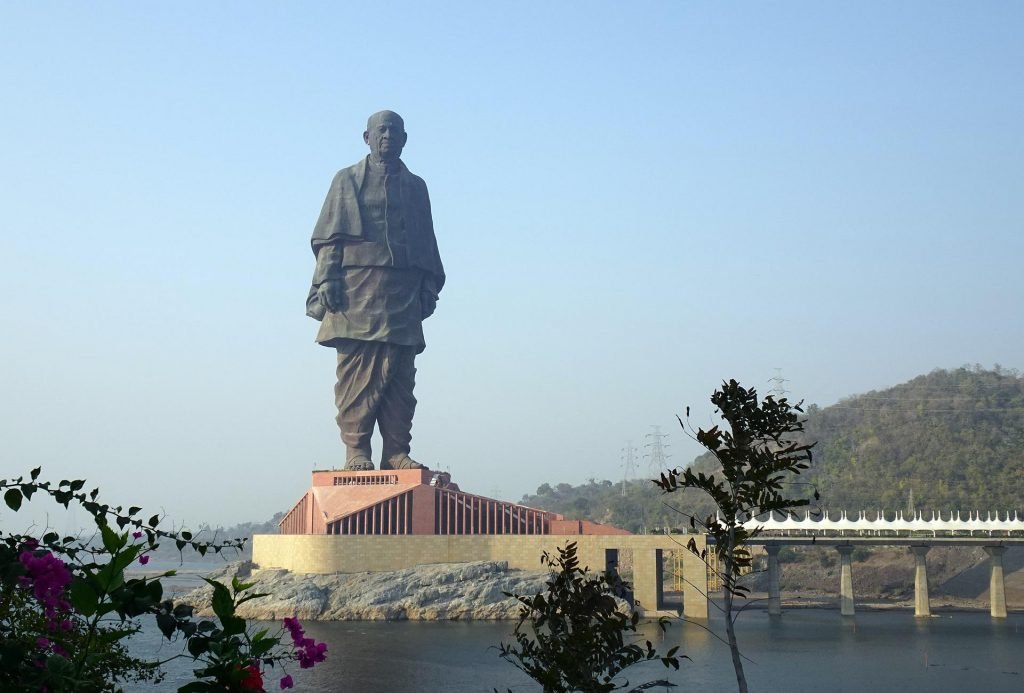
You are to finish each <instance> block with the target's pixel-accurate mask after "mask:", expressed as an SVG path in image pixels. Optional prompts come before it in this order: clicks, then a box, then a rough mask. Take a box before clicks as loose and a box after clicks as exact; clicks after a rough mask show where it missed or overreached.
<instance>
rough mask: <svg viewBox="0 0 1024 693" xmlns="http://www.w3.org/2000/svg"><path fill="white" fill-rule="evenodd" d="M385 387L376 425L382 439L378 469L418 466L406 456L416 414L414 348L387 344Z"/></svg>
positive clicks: (417, 463) (419, 465)
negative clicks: (378, 427) (413, 418)
mask: <svg viewBox="0 0 1024 693" xmlns="http://www.w3.org/2000/svg"><path fill="white" fill-rule="evenodd" d="M384 373H385V386H384V394H383V396H382V397H381V401H380V407H379V409H378V410H377V425H378V426H380V436H381V439H382V441H383V443H382V444H383V448H384V449H383V451H382V455H381V463H380V468H381V469H421V468H422V467H423V465H422V464H420V463H419V462H417V461H415V460H414V459H412V458H411V457H409V445H410V443H411V442H412V417H413V414H414V413H416V397H415V396H413V393H412V392H413V388H414V387H415V386H416V351H415V348H414V347H410V346H404V345H399V344H389V345H388V359H387V362H386V364H385V367H384Z"/></svg>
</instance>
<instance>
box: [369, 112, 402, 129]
mask: <svg viewBox="0 0 1024 693" xmlns="http://www.w3.org/2000/svg"><path fill="white" fill-rule="evenodd" d="M381 123H392V124H394V125H397V126H398V127H400V128H402V129H403V130H405V121H404V120H402V116H400V115H398V114H397V113H395V112H394V111H377V112H376V113H374V114H373V115H372V116H370V117H369V118H367V119H366V129H367V130H372V129H373V128H374V127H376V126H377V125H379V124H381Z"/></svg>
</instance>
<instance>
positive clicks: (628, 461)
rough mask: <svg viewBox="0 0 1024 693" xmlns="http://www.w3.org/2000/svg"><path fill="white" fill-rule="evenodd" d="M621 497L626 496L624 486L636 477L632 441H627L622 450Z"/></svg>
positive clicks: (634, 451)
mask: <svg viewBox="0 0 1024 693" xmlns="http://www.w3.org/2000/svg"><path fill="white" fill-rule="evenodd" d="M622 466H623V467H624V468H625V469H624V470H623V472H622V495H626V484H627V483H628V482H630V481H632V480H633V478H634V477H635V476H636V448H635V447H633V441H632V440H627V441H626V447H624V448H622Z"/></svg>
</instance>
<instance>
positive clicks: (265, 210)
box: [0, 0, 1024, 525]
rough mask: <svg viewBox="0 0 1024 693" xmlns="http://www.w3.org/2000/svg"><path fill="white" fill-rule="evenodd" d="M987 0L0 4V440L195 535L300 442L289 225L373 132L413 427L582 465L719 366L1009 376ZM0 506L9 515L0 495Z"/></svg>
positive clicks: (1005, 109) (503, 487)
mask: <svg viewBox="0 0 1024 693" xmlns="http://www.w3.org/2000/svg"><path fill="white" fill-rule="evenodd" d="M1022 36H1024V4H1021V3H1019V2H967V1H966V0H965V1H964V2H901V3H891V2H865V1H863V0H858V1H857V2H846V3H843V2H828V3H821V2H784V3H772V2H749V3H727V4H722V3H690V2H637V3H625V2H560V3H541V2H527V3H500V4H499V3H483V2H465V3H455V2H445V3H420V2H408V3H403V2H391V3H386V4H377V5H374V4H373V3H358V4H357V3H344V4H343V3H334V2H325V3H312V2H305V3H256V2H222V3H200V2H194V3H184V2H181V3H127V2H124V3H110V2H107V3H66V4H63V3H4V4H3V5H2V6H0V95H2V102H3V107H2V108H0V133H2V135H0V137H2V144H0V220H2V227H0V228H2V231H0V319H2V325H3V339H2V340H0V459H2V467H3V470H2V471H3V474H4V475H13V474H17V473H20V472H23V471H27V470H28V469H30V468H31V467H33V466H36V465H43V467H44V469H45V470H46V475H47V476H48V477H52V478H59V477H72V478H75V477H87V478H88V479H89V480H90V481H91V482H93V483H95V484H97V485H99V486H100V487H101V488H102V489H103V490H104V494H105V496H106V497H107V499H108V500H110V501H114V502H121V503H125V504H129V503H137V504H140V505H143V506H145V508H146V510H147V511H150V510H152V511H158V510H160V509H163V510H164V511H166V512H167V514H168V516H169V518H170V519H172V520H174V521H176V522H186V523H189V524H191V525H195V524H197V523H199V522H204V521H205V522H210V523H213V524H219V523H223V524H228V523H233V522H236V521H244V520H263V519H266V518H268V517H270V515H272V514H273V513H274V512H275V511H278V510H285V509H287V508H288V507H290V506H291V504H292V503H293V502H294V501H296V500H297V499H298V497H299V496H300V495H301V493H302V492H303V491H304V489H305V488H306V486H307V485H308V480H309V472H310V470H311V469H313V468H314V467H321V468H323V467H330V466H332V465H333V464H336V463H340V461H341V459H342V455H343V452H342V447H341V444H340V441H339V440H338V434H337V429H336V426H335V423H334V420H333V417H334V411H333V393H332V386H333V368H334V356H333V353H332V352H331V351H330V350H328V349H325V348H323V347H320V346H318V345H316V344H315V343H314V342H313V337H314V334H315V331H316V323H314V322H313V321H312V320H310V319H309V318H307V317H305V315H304V314H303V313H304V304H303V302H304V299H305V296H306V291H307V288H308V283H309V277H310V274H311V271H312V266H313V257H312V254H311V253H310V251H309V247H308V237H309V234H310V231H311V229H312V226H313V222H314V221H315V219H316V216H317V214H318V213H319V209H320V205H321V203H322V200H323V196H324V194H325V192H326V190H327V186H328V184H329V182H330V180H331V177H332V176H333V174H334V172H335V171H336V170H337V169H339V168H341V167H343V166H347V165H349V164H351V163H354V162H355V161H357V160H358V159H359V158H361V157H362V156H363V155H364V153H365V146H364V145H363V143H362V139H361V133H362V131H363V129H364V125H365V121H366V117H367V116H368V115H369V114H370V113H372V112H374V111H377V110H380V109H383V108H389V109H394V110H396V111H398V112H399V113H401V114H402V115H403V116H404V117H405V120H406V124H407V129H408V131H409V144H408V146H407V147H406V151H405V155H404V159H405V161H406V163H407V164H408V165H409V167H410V168H411V169H412V170H413V171H414V172H416V173H418V174H419V175H421V176H422V177H423V178H424V179H425V180H426V181H427V184H428V186H429V188H430V192H431V197H432V201H433V208H434V222H435V227H436V229H437V234H438V239H439V243H440V246H441V251H442V255H443V258H444V261H445V264H446V268H447V271H448V275H449V283H448V286H447V287H446V289H445V291H444V293H443V294H442V296H441V301H440V304H439V306H438V311H437V314H436V315H435V316H434V317H433V318H431V319H430V320H429V321H428V323H427V326H426V329H427V342H428V347H427V350H426V352H425V353H424V354H423V355H422V356H421V357H420V358H419V360H418V362H417V365H418V367H419V375H418V389H417V394H418V397H419V400H420V408H419V411H418V413H417V417H416V423H415V427H414V431H413V433H414V454H415V455H416V456H417V457H419V458H421V459H423V460H424V461H426V462H428V463H431V464H432V465H433V466H435V467H442V468H445V467H447V468H449V469H450V471H451V473H452V476H453V477H454V479H455V480H456V481H458V482H459V483H460V484H461V485H462V487H463V488H464V489H467V490H470V491H474V492H478V493H482V494H484V495H499V496H501V497H506V498H513V499H514V498H518V497H519V496H520V495H521V494H523V493H524V492H527V491H532V490H534V489H535V488H536V487H537V486H538V485H540V484H541V483H543V482H552V483H555V482H560V481H567V482H571V483H579V482H582V481H583V480H585V479H587V478H589V477H596V478H598V479H601V478H612V479H616V478H619V477H621V474H622V468H621V466H620V465H621V462H620V450H621V449H622V448H623V446H624V445H625V444H626V441H627V440H629V439H632V440H633V441H634V443H635V444H637V445H638V446H642V444H643V442H644V438H643V437H644V434H645V433H647V432H648V431H650V426H651V425H652V424H657V425H661V426H662V427H663V430H665V431H666V432H669V433H670V434H671V438H670V440H669V442H670V443H671V445H672V450H671V452H672V453H673V459H672V461H673V462H677V463H685V462H688V461H689V460H690V459H692V457H693V456H694V455H695V454H696V452H697V449H696V447H695V446H694V445H693V444H692V443H690V442H689V441H688V440H687V439H686V438H684V437H683V436H682V435H681V434H680V433H679V431H678V427H677V426H676V424H675V422H674V418H673V417H674V415H675V414H676V413H681V412H682V411H683V410H684V408H685V407H686V406H687V405H689V406H691V407H692V408H693V409H692V411H693V413H694V420H695V423H697V424H701V423H705V422H707V421H708V420H709V418H710V414H711V412H710V405H709V404H708V403H707V398H708V396H709V395H710V394H711V392H712V390H713V389H714V388H715V386H716V385H717V384H718V383H719V382H720V381H721V380H722V379H723V378H731V377H735V378H737V379H739V380H740V381H741V382H743V383H744V384H749V385H757V386H760V387H761V388H762V389H764V390H767V389H768V388H769V387H770V383H769V378H771V377H772V376H773V375H774V374H775V369H776V368H779V369H781V373H782V375H783V377H785V378H786V379H788V382H787V383H786V387H787V389H789V390H790V391H791V393H792V395H793V396H795V397H797V398H804V399H806V400H807V401H808V402H814V403H818V404H820V405H827V404H831V403H834V402H835V401H836V400H838V399H840V398H842V397H844V396H847V395H851V394H854V393H857V392H863V391H867V390H870V389H874V388H879V387H885V386H889V385H893V384H896V383H898V382H902V381H904V380H907V379H909V378H911V377H913V376H916V375H919V374H922V373H926V372H928V371H930V370H932V369H933V368H937V367H957V366H960V365H963V364H965V363H972V364H973V363H981V364H983V365H985V366H991V365H993V364H995V363H999V364H1001V365H1003V366H1006V367H1017V368H1020V367H1024V354H1022V345H1024V317H1022V315H1024V310H1022V306H1021V303H1022V298H1024V271H1022V264H1021V263H1022V258H1024V238H1022V230H1024V41H1022V40H1021V37H1022ZM0 522H3V523H4V524H5V525H6V524H8V523H9V522H10V516H9V515H8V514H6V513H4V514H3V515H0Z"/></svg>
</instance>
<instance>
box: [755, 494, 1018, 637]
mask: <svg viewBox="0 0 1024 693" xmlns="http://www.w3.org/2000/svg"><path fill="white" fill-rule="evenodd" d="M925 515H926V514H925V513H924V512H915V513H912V514H911V515H910V516H909V517H904V515H903V513H902V512H897V513H894V514H893V516H892V519H889V518H888V517H887V516H886V514H885V513H883V512H878V513H875V517H874V519H870V518H869V517H868V514H867V513H865V512H864V511H861V512H860V513H859V515H858V517H857V518H856V519H851V518H850V517H849V516H848V514H847V512H845V511H844V512H841V513H840V514H839V517H838V518H837V519H832V518H831V516H830V515H829V514H828V513H822V514H821V515H820V516H817V517H816V516H815V515H813V514H812V513H811V512H809V511H808V512H806V513H805V514H804V517H803V518H802V519H798V518H797V517H796V516H795V515H789V516H786V517H782V518H778V517H775V516H772V517H767V518H764V519H761V520H758V519H756V518H755V519H751V520H749V521H747V522H745V523H743V526H744V528H745V529H747V530H748V531H755V530H757V532H758V534H757V535H756V536H755V537H753V538H752V539H750V540H748V541H747V544H748V545H751V546H763V547H764V548H765V551H766V553H767V554H768V613H769V614H772V615H779V614H781V613H782V601H781V595H780V590H779V550H780V549H781V548H782V547H783V546H787V545H788V546H799V545H804V546H808V545H820V546H834V547H835V548H836V550H837V551H838V552H839V559H840V573H839V576H840V577H839V593H840V594H839V597H840V599H839V604H840V613H842V615H843V616H853V615H854V593H853V566H852V560H851V554H852V553H853V550H854V548H855V547H856V546H863V545H876V546H877V545H884V546H894V545H895V546H908V547H909V548H910V551H911V552H912V553H913V554H914V561H915V573H914V615H915V616H918V617H927V616H931V604H930V601H929V597H928V565H927V562H926V558H925V557H926V556H927V554H928V551H929V549H931V547H933V546H981V547H982V548H984V549H985V552H986V553H987V554H988V556H989V610H990V613H991V615H992V617H993V618H1006V586H1005V580H1004V575H1003V554H1004V553H1005V552H1006V549H1007V547H1009V546H1024V519H1021V518H1018V516H1017V513H1016V512H1014V513H1013V515H1012V517H1011V515H1010V513H1004V514H1003V515H1002V516H1000V514H999V513H998V512H997V513H994V514H993V513H991V512H989V513H987V514H986V516H985V518H984V519H982V517H981V513H980V512H970V513H967V516H966V517H961V513H960V512H959V511H957V512H955V513H954V512H951V513H949V517H948V518H944V517H943V515H942V513H935V512H933V513H931V515H930V516H929V517H926V516H925Z"/></svg>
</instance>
